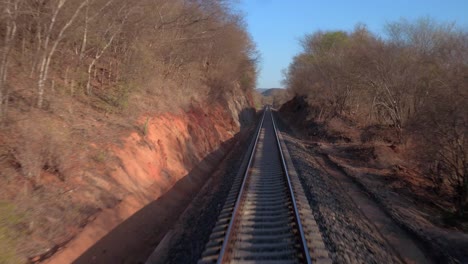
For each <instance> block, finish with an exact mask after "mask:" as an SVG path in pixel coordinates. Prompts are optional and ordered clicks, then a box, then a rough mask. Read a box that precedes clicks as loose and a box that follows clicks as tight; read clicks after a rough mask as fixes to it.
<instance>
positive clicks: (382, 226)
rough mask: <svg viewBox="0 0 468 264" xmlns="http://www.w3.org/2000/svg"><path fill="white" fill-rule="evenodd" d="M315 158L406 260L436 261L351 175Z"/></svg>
mask: <svg viewBox="0 0 468 264" xmlns="http://www.w3.org/2000/svg"><path fill="white" fill-rule="evenodd" d="M314 158H315V160H316V161H317V163H318V164H320V166H321V168H322V169H323V170H324V171H325V172H327V173H328V174H329V175H331V176H332V177H334V178H335V179H336V180H337V181H338V183H339V185H340V186H341V188H342V190H343V191H345V192H346V193H347V194H348V195H349V197H350V198H351V199H352V200H353V202H354V203H355V204H356V206H357V207H358V208H359V209H360V210H361V211H362V213H363V215H364V216H365V217H366V218H367V219H368V220H369V221H370V222H372V223H373V224H374V225H375V227H376V228H377V230H378V231H379V233H380V234H381V235H382V237H383V238H384V239H385V240H386V241H387V242H388V243H389V244H390V245H391V246H392V248H393V249H394V250H395V251H396V253H397V254H399V256H400V257H402V258H403V260H404V262H406V263H434V262H433V261H432V260H431V259H430V258H428V257H427V256H426V255H425V254H424V249H422V246H421V245H420V243H419V242H418V241H417V240H416V239H414V238H413V237H412V236H411V235H410V234H408V233H407V232H406V231H405V230H403V229H402V228H401V227H400V226H399V225H398V224H397V223H395V222H394V221H393V220H392V219H391V217H390V216H389V215H388V213H387V212H386V211H385V210H384V209H382V208H381V207H380V206H379V204H378V203H377V202H375V201H374V200H373V199H372V198H371V197H370V196H369V195H368V194H367V193H366V192H364V191H363V190H362V189H361V188H360V186H358V185H357V184H356V183H355V182H354V181H353V180H352V179H351V178H350V177H349V176H347V175H346V174H345V173H343V172H342V171H340V169H339V168H336V166H334V164H333V163H331V162H330V161H329V160H328V159H327V158H326V157H323V156H321V155H317V154H315V156H314Z"/></svg>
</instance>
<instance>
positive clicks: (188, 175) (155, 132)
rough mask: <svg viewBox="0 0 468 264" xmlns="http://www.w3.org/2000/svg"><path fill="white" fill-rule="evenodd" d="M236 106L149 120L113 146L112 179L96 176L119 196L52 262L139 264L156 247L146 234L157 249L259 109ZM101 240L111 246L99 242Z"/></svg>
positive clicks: (50, 261)
mask: <svg viewBox="0 0 468 264" xmlns="http://www.w3.org/2000/svg"><path fill="white" fill-rule="evenodd" d="M230 106H231V108H230V109H229V108H225V107H223V106H221V105H220V104H216V105H210V106H205V107H198V108H194V109H192V110H190V111H189V112H186V113H184V114H165V115H160V116H155V117H151V118H148V119H142V121H141V123H142V127H144V130H143V131H140V132H134V133H131V134H130V135H129V136H128V137H126V138H125V139H124V140H123V141H122V143H121V144H120V145H110V146H107V147H108V149H109V150H110V151H111V152H112V153H113V156H114V155H115V158H112V159H110V160H109V162H108V163H107V164H106V166H107V167H110V168H113V169H112V170H111V173H110V175H109V177H105V178H98V177H96V178H93V180H94V184H95V185H97V186H100V187H101V188H103V189H107V190H110V191H111V190H113V189H114V188H115V189H114V190H116V193H118V194H119V196H120V197H121V198H120V199H119V202H118V203H117V204H116V205H115V206H111V207H109V208H105V209H103V210H102V211H101V212H99V213H97V214H95V215H94V216H93V218H92V219H91V220H90V222H89V223H87V224H86V226H85V227H84V228H83V229H82V230H81V231H80V232H79V233H78V235H77V236H76V237H75V238H74V239H73V240H72V241H71V242H69V243H68V244H66V246H64V247H62V248H60V249H59V250H58V252H57V253H56V254H54V255H53V256H52V257H51V258H50V259H48V260H47V261H46V263H70V262H72V261H74V260H77V262H78V263H89V261H90V260H91V261H96V263H102V261H103V260H104V261H105V262H109V261H110V262H111V263H126V261H129V262H131V263H135V260H136V259H138V257H140V256H142V255H145V251H147V250H148V248H141V247H139V246H138V245H141V242H142V240H143V241H146V242H148V245H147V246H148V247H149V248H151V247H154V246H155V243H157V241H158V239H160V238H161V236H162V235H163V232H162V231H163V229H165V228H166V227H167V226H168V225H169V224H170V223H172V222H173V221H174V220H175V218H174V216H175V215H178V214H180V212H181V211H182V210H183V208H184V206H183V205H184V204H186V203H187V201H189V200H190V199H192V197H193V196H194V194H196V192H197V190H198V189H199V188H200V187H201V186H202V185H203V183H204V182H205V181H206V180H207V178H208V177H209V175H210V172H211V170H212V169H213V168H214V167H215V166H216V164H217V163H218V162H219V161H220V160H221V159H222V158H223V157H224V155H225V154H226V153H227V152H228V151H229V149H230V148H231V147H232V145H233V143H234V142H235V139H234V138H233V137H234V135H235V134H236V133H238V132H239V131H241V130H242V126H247V125H248V124H249V123H250V122H252V121H253V117H254V114H253V113H254V111H253V110H252V109H249V108H245V109H243V108H241V106H242V107H243V106H248V104H246V103H244V102H242V103H240V104H237V105H234V106H233V105H230ZM239 121H240V122H239ZM181 179H182V181H181ZM176 183H177V184H176ZM174 184H176V186H175V187H174V188H172V189H171V187H173V186H174ZM116 187H117V188H116ZM169 190H170V191H169ZM168 191H169V192H168ZM164 194H166V195H164ZM158 198H160V199H158ZM168 212H170V213H168ZM111 231H112V232H111ZM110 232H111V233H110ZM97 241H99V242H98V244H99V245H101V246H102V245H105V246H102V247H100V246H96V247H93V248H91V246H93V245H94V244H95V243H96V242H97ZM122 250H125V251H124V252H125V253H124V254H122V253H123V252H122ZM116 252H120V253H116ZM149 252H151V250H150V251H149ZM114 253H115V254H114ZM122 255H125V256H126V258H124V259H122V258H121V257H122ZM80 256H81V257H80ZM114 257H115V258H114ZM77 258H78V259H77ZM143 258H144V257H143Z"/></svg>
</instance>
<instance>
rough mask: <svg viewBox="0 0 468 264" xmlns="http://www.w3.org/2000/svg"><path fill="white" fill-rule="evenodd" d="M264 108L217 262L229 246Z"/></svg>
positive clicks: (219, 263)
mask: <svg viewBox="0 0 468 264" xmlns="http://www.w3.org/2000/svg"><path fill="white" fill-rule="evenodd" d="M266 110H267V109H266V108H264V109H263V115H262V120H261V121H260V125H259V126H258V129H257V135H256V136H255V142H254V147H253V148H252V152H251V153H250V157H249V163H248V164H247V167H246V169H245V173H244V180H243V181H242V185H241V187H240V190H239V194H238V195H237V200H236V205H235V206H234V210H233V212H232V218H231V221H230V223H229V226H228V229H227V231H226V235H225V236H224V241H223V246H222V247H221V251H220V252H219V257H218V261H216V263H217V264H221V263H223V261H225V259H226V257H227V254H226V250H227V248H228V246H229V241H230V238H231V236H232V234H233V233H232V230H233V228H234V225H235V223H236V218H237V215H238V211H239V207H240V204H241V201H242V199H241V197H242V194H243V193H244V187H245V184H246V182H247V178H248V174H249V169H250V165H251V164H252V160H253V158H254V154H255V150H256V149H257V143H258V138H259V137H260V131H262V126H263V120H265V113H266Z"/></svg>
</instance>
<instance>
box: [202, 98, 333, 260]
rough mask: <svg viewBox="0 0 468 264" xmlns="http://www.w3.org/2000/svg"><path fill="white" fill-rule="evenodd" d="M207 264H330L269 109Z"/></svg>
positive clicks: (209, 247)
mask: <svg viewBox="0 0 468 264" xmlns="http://www.w3.org/2000/svg"><path fill="white" fill-rule="evenodd" d="M241 167H244V169H243V170H241V171H240V172H239V173H238V175H237V176H236V179H235V180H234V184H233V186H232V188H231V190H230V192H229V194H228V197H227V199H226V201H225V204H224V207H223V209H222V211H221V213H220V215H219V217H218V221H217V223H216V226H215V227H214V229H213V231H212V234H211V236H210V239H209V241H208V243H207V245H206V248H205V251H204V252H203V254H202V257H201V259H200V260H199V261H198V263H199V264H202V263H331V260H330V258H329V256H328V252H327V250H326V249H325V246H324V244H323V240H322V237H321V234H320V232H319V230H318V228H317V224H316V222H315V220H314V218H313V215H312V211H311V209H310V207H309V204H308V201H307V198H306V197H305V195H304V193H303V190H302V186H301V184H300V182H299V178H298V176H297V174H296V172H295V169H294V165H293V164H292V162H291V159H290V157H289V153H288V151H287V148H286V146H285V145H284V143H282V140H281V135H280V134H279V133H278V132H277V129H276V125H275V122H274V120H273V116H272V113H271V110H270V109H269V107H267V108H265V109H264V112H263V116H262V119H261V121H260V123H259V125H258V126H257V130H256V136H255V137H254V139H253V141H252V143H251V145H250V147H249V154H248V155H247V156H246V157H245V159H244V162H243V165H242V166H241Z"/></svg>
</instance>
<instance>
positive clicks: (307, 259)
mask: <svg viewBox="0 0 468 264" xmlns="http://www.w3.org/2000/svg"><path fill="white" fill-rule="evenodd" d="M270 115H271V120H272V121H273V128H274V130H275V136H276V143H277V144H278V148H279V153H280V156H281V162H282V164H283V170H284V173H285V175H286V179H287V182H288V187H289V194H290V195H291V201H292V204H293V207H294V214H295V216H296V217H295V220H296V224H297V227H298V229H299V234H300V235H301V242H302V243H301V246H302V250H303V251H304V254H305V258H306V262H307V264H310V263H312V260H311V258H310V253H309V248H308V246H307V240H306V237H305V234H304V228H302V223H301V218H300V216H299V210H298V207H297V203H296V198H295V197H294V190H293V188H292V184H291V179H290V177H289V173H288V166H287V165H286V161H285V160H284V155H283V150H282V148H281V143H280V140H279V137H278V130H277V128H276V123H275V119H274V118H273V113H272V112H271V111H270Z"/></svg>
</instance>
